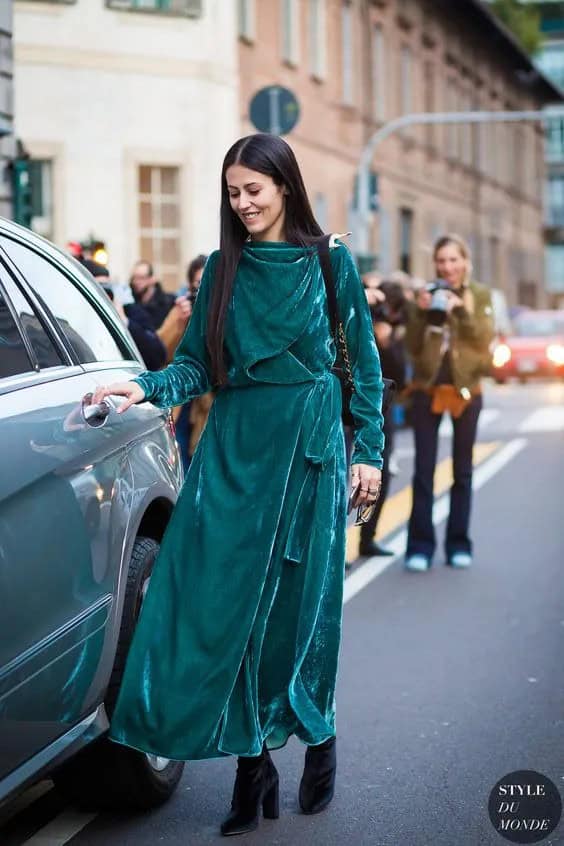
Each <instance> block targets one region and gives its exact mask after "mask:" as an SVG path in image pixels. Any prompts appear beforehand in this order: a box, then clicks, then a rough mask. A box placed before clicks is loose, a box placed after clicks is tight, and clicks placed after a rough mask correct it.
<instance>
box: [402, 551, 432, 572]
mask: <svg viewBox="0 0 564 846" xmlns="http://www.w3.org/2000/svg"><path fill="white" fill-rule="evenodd" d="M429 566H430V562H429V559H428V558H427V556H426V555H419V554H417V555H410V556H409V558H406V559H405V569H406V570H412V571H413V572H419V573H422V572H423V571H424V570H428V569H429Z"/></svg>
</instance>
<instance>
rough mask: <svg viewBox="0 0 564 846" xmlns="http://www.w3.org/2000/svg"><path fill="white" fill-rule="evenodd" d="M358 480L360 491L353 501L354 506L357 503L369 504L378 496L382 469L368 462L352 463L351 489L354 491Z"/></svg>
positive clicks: (357, 504)
mask: <svg viewBox="0 0 564 846" xmlns="http://www.w3.org/2000/svg"><path fill="white" fill-rule="evenodd" d="M359 482H360V491H359V493H358V496H357V498H356V501H355V502H354V503H353V505H354V506H355V508H356V507H357V506H359V505H369V504H370V503H372V502H376V501H377V499H378V497H379V496H380V488H381V486H382V471H381V470H378V468H377V467H371V466H370V464H353V465H352V467H351V489H352V490H353V491H354V489H355V488H356V486H357V485H358V483H359Z"/></svg>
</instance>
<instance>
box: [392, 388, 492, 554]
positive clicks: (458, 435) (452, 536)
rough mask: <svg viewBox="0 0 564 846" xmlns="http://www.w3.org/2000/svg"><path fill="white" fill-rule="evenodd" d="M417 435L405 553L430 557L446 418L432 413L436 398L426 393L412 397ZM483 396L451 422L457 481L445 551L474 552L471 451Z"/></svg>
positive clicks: (453, 460) (454, 482) (454, 487)
mask: <svg viewBox="0 0 564 846" xmlns="http://www.w3.org/2000/svg"><path fill="white" fill-rule="evenodd" d="M412 398H413V405H412V417H413V430H414V435H415V472H414V475H413V506H412V510H411V517H410V518H409V524H408V530H407V555H408V556H410V555H416V554H422V555H425V556H426V557H427V558H429V559H431V558H432V557H433V554H434V552H435V547H436V539H435V527H434V525H433V501H434V497H433V476H434V473H435V466H436V463H437V450H438V440H439V425H440V422H441V419H442V414H433V413H432V411H431V401H432V398H431V397H430V396H429V394H427V393H425V392H424V391H414V393H413V394H412ZM481 409H482V395H481V394H477V395H476V396H474V397H473V398H472V400H471V402H470V403H469V405H468V406H467V407H466V408H465V409H464V411H463V413H462V414H461V415H460V417H458V418H457V419H453V421H452V424H453V429H454V435H453V441H452V464H453V476H454V481H453V485H452V488H451V489H450V512H449V517H448V523H447V529H446V538H445V552H446V555H447V559H448V558H449V557H450V556H451V555H452V554H453V553H455V552H470V553H471V552H472V541H471V540H470V537H469V534H468V530H469V524H470V509H471V505H472V449H473V447H474V442H475V440H476V432H477V429H478V417H479V415H480V411H481Z"/></svg>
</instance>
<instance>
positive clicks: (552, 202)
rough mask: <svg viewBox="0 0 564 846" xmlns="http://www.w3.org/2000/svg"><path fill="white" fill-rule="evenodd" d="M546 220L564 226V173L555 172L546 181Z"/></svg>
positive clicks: (549, 224)
mask: <svg viewBox="0 0 564 846" xmlns="http://www.w3.org/2000/svg"><path fill="white" fill-rule="evenodd" d="M546 222H547V225H548V226H559V227H561V226H564V175H559V174H553V175H552V176H549V178H548V182H547V183H546Z"/></svg>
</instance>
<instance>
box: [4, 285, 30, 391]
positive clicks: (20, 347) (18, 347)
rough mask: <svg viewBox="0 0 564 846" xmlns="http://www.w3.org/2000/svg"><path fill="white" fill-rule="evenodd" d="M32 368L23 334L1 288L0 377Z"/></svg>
mask: <svg viewBox="0 0 564 846" xmlns="http://www.w3.org/2000/svg"><path fill="white" fill-rule="evenodd" d="M32 370H33V367H32V365H31V361H30V360H29V356H28V354H27V350H26V348H25V345H24V342H23V339H22V336H21V335H20V332H19V329H18V327H17V325H16V322H15V320H14V318H13V317H12V313H11V311H10V309H9V308H8V303H7V302H6V298H5V296H4V292H3V290H2V288H0V378H2V379H3V378H5V377H6V376H17V375H18V374H20V373H29V372H30V371H32Z"/></svg>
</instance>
